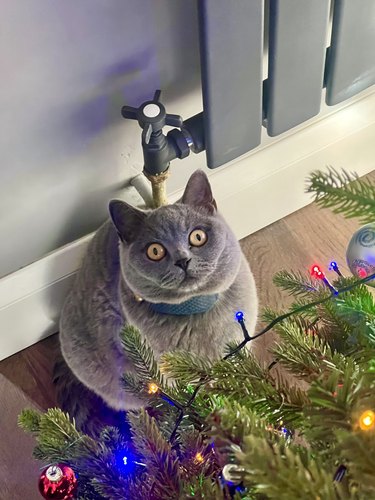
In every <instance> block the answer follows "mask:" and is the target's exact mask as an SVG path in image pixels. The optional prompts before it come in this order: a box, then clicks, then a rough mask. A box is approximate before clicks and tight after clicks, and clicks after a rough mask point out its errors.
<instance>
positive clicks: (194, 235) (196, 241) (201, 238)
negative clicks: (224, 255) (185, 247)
mask: <svg viewBox="0 0 375 500" xmlns="http://www.w3.org/2000/svg"><path fill="white" fill-rule="evenodd" d="M189 241H190V245H192V246H193V247H201V246H203V245H204V244H205V243H206V241H207V234H206V233H205V232H204V231H203V229H194V231H192V232H191V233H190V236H189Z"/></svg>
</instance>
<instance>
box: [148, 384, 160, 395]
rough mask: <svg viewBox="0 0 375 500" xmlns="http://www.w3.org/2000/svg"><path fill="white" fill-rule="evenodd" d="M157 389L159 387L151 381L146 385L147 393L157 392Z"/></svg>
mask: <svg viewBox="0 0 375 500" xmlns="http://www.w3.org/2000/svg"><path fill="white" fill-rule="evenodd" d="M158 390H159V387H158V386H157V384H155V383H154V382H151V383H150V384H149V385H148V393H149V394H156V393H157V392H158Z"/></svg>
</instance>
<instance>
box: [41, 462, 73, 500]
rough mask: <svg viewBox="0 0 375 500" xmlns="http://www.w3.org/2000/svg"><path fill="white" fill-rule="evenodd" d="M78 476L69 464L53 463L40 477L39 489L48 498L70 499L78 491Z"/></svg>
mask: <svg viewBox="0 0 375 500" xmlns="http://www.w3.org/2000/svg"><path fill="white" fill-rule="evenodd" d="M77 486H78V482H77V478H76V476H75V475H74V472H73V469H71V468H70V467H68V466H67V465H63V464H58V465H51V466H50V467H47V469H45V470H44V471H43V472H42V474H41V476H40V479H39V491H40V493H41V495H42V497H43V498H46V499H47V500H51V499H54V500H55V499H56V500H70V499H72V498H74V495H75V493H76V491H77Z"/></svg>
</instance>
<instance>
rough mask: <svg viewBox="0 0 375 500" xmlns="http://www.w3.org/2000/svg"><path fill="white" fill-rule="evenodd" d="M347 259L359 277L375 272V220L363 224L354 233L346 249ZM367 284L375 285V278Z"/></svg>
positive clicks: (354, 273)
mask: <svg viewBox="0 0 375 500" xmlns="http://www.w3.org/2000/svg"><path fill="white" fill-rule="evenodd" d="M346 261H347V263H348V267H349V269H350V271H351V272H352V274H353V275H354V276H356V277H358V278H365V277H366V276H369V275H370V274H373V273H375V222H370V224H366V225H364V226H362V227H361V228H360V229H358V231H356V232H355V233H354V234H353V236H352V238H351V240H350V241H349V245H348V248H347V250H346ZM367 285H370V286H373V287H375V280H371V281H369V282H368V283H367Z"/></svg>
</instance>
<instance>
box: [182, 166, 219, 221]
mask: <svg viewBox="0 0 375 500" xmlns="http://www.w3.org/2000/svg"><path fill="white" fill-rule="evenodd" d="M180 202H181V203H185V204H186V205H193V206H194V207H196V206H201V207H205V208H206V209H207V210H208V212H209V213H210V214H212V213H214V212H216V210H217V206H216V201H215V200H214V197H213V195H212V191H211V186H210V183H209V181H208V177H207V175H206V174H205V173H204V172H203V170H196V171H195V172H194V173H193V174H192V175H191V176H190V179H189V180H188V183H187V185H186V188H185V191H184V194H183V196H182V198H181V200H180Z"/></svg>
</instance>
